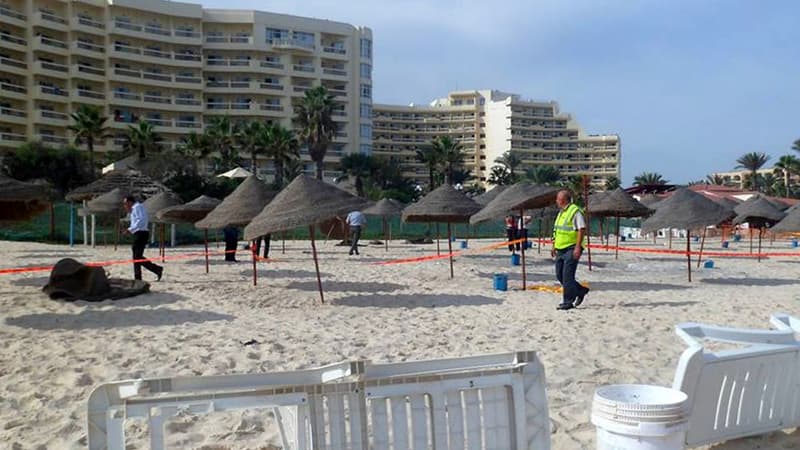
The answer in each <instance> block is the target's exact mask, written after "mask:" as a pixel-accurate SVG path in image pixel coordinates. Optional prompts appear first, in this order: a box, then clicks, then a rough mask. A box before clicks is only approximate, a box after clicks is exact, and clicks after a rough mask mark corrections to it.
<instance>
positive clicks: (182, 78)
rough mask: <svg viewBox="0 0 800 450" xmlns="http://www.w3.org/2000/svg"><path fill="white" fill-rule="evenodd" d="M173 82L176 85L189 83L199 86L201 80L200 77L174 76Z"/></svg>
mask: <svg viewBox="0 0 800 450" xmlns="http://www.w3.org/2000/svg"><path fill="white" fill-rule="evenodd" d="M175 82H176V83H191V84H201V83H202V82H203V79H202V78H200V77H189V76H184V75H175Z"/></svg>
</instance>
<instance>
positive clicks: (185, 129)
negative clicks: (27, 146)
mask: <svg viewBox="0 0 800 450" xmlns="http://www.w3.org/2000/svg"><path fill="white" fill-rule="evenodd" d="M371 79H372V32H371V31H370V29H369V28H364V27H354V26H352V25H348V24H344V23H339V22H332V21H328V20H317V19H310V18H303V17H295V16H289V15H282V14H272V13H266V12H260V11H235V10H219V9H204V8H202V7H201V6H200V5H195V4H189V3H178V2H170V1H161V0H75V1H63V0H0V152H2V151H7V150H9V149H13V148H15V147H17V146H19V145H20V144H22V143H23V142H25V141H29V140H41V141H42V142H44V143H46V144H51V145H62V144H67V143H69V142H72V137H71V135H70V132H69V131H68V129H67V126H68V125H69V124H70V113H72V112H74V111H75V110H76V109H77V108H78V107H79V106H80V105H82V104H88V105H97V106H99V107H100V108H101V109H102V111H103V113H104V114H105V115H106V116H107V117H108V118H109V120H108V122H107V125H108V128H109V133H110V134H111V135H112V136H113V137H112V138H110V139H108V140H106V141H105V142H103V143H100V145H97V150H98V151H100V152H108V151H114V150H119V149H120V148H121V146H122V145H123V143H124V135H125V131H126V130H127V128H128V126H129V125H131V124H134V123H136V122H137V121H139V120H140V119H143V120H146V121H148V122H150V123H152V124H153V125H154V126H155V131H156V132H157V133H159V134H160V135H161V136H163V137H164V142H165V144H166V145H168V146H175V145H177V144H178V143H180V142H181V140H182V139H184V138H185V137H186V136H187V135H188V134H189V133H190V132H198V133H199V132H202V131H203V128H204V127H205V126H206V125H208V124H209V122H210V119H211V118H213V117H215V116H221V115H228V116H230V117H231V119H232V120H233V121H234V122H236V121H244V120H262V121H274V122H280V123H281V124H283V125H285V126H287V127H291V120H292V116H293V106H294V105H296V104H297V103H298V102H299V101H300V100H301V98H302V97H303V94H304V92H305V91H306V90H308V89H309V88H310V87H313V86H318V85H322V86H325V87H326V88H328V90H329V92H331V93H332V94H333V95H334V96H335V101H336V109H335V113H334V120H335V121H336V123H338V124H339V128H338V131H337V133H336V136H335V139H334V142H333V144H332V146H331V148H330V150H329V151H328V155H329V156H328V157H326V162H328V163H329V164H330V168H331V169H335V168H336V166H337V165H338V164H337V162H338V160H339V157H340V156H341V155H343V154H346V153H351V152H366V153H369V152H370V150H371V148H370V145H371V140H370V136H371V134H372V132H371V116H372V81H371ZM242 156H244V157H245V158H246V155H242ZM303 158H304V159H305V160H306V161H310V159H309V158H308V155H307V153H306V154H305V155H304V156H303ZM328 159H330V161H328ZM262 166H266V167H263V170H264V171H265V172H267V173H268V172H269V171H270V169H271V168H270V167H268V165H267V164H263V165H262ZM306 169H307V170H309V171H310V170H311V169H312V165H311V164H310V163H308V164H307V165H306ZM336 175H337V173H335V171H333V170H332V171H331V173H328V172H327V171H326V176H336Z"/></svg>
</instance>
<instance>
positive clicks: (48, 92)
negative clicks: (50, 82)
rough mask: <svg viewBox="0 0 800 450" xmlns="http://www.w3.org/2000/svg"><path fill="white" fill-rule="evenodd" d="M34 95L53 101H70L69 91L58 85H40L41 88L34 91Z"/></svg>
mask: <svg viewBox="0 0 800 450" xmlns="http://www.w3.org/2000/svg"><path fill="white" fill-rule="evenodd" d="M34 97H35V98H38V99H42V100H50V101H53V102H63V103H67V102H69V94H68V93H67V91H66V90H65V89H62V88H60V87H56V86H39V89H37V90H36V91H34Z"/></svg>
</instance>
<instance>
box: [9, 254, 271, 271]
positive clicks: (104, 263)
mask: <svg viewBox="0 0 800 450" xmlns="http://www.w3.org/2000/svg"><path fill="white" fill-rule="evenodd" d="M239 252H242V251H241V250H240V251H239ZM225 253H226V251H225V250H219V251H213V252H212V251H209V252H208V255H209V256H212V255H223V254H225ZM244 253H247V252H246V251H245V252H244ZM205 255H206V253H205V252H193V253H184V254H180V255H173V256H166V257H164V258H163V259H164V260H165V261H167V260H170V261H174V260H181V259H195V258H198V257H203V256H205ZM251 256H252V255H251ZM160 259H161V257H160V256H157V257H154V258H145V259H118V260H112V261H98V262H88V263H86V265H87V266H93V267H104V266H114V265H118V264H133V263H135V262H144V261H147V260H150V261H158V260H160ZM256 261H267V262H275V261H277V260H276V259H272V258H262V257H260V256H258V257H256ZM49 270H53V266H31V267H14V268H9V269H0V275H7V274H12V273H25V272H45V271H49Z"/></svg>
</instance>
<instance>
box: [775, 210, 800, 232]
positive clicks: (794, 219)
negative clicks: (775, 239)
mask: <svg viewBox="0 0 800 450" xmlns="http://www.w3.org/2000/svg"><path fill="white" fill-rule="evenodd" d="M786 211H787V213H786V217H784V218H783V219H782V220H781V221H780V222H778V223H777V224H775V226H774V227H772V228H770V231H772V232H773V233H796V232H799V231H800V207H797V206H796V205H795V206H793V207H791V208H789V209H788V210H786Z"/></svg>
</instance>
